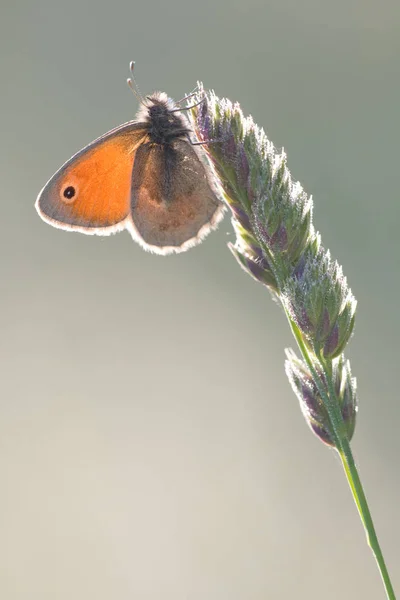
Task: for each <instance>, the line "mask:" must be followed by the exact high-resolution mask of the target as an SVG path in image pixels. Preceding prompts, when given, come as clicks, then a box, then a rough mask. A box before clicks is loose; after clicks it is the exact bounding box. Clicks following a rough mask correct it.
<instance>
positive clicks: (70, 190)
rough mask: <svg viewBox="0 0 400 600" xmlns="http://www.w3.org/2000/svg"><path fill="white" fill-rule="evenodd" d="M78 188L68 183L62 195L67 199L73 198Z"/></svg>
mask: <svg viewBox="0 0 400 600" xmlns="http://www.w3.org/2000/svg"><path fill="white" fill-rule="evenodd" d="M76 192H77V190H76V188H75V187H74V186H73V185H68V186H67V187H66V188H64V190H63V191H62V196H63V198H64V199H65V200H67V201H68V200H69V201H71V200H73V199H74V198H75V196H76Z"/></svg>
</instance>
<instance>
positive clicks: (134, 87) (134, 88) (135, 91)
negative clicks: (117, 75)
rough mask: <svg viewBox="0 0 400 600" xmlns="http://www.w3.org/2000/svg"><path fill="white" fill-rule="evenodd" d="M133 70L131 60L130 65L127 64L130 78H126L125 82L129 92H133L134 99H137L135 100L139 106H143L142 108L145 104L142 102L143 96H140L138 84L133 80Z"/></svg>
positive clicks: (133, 65)
mask: <svg viewBox="0 0 400 600" xmlns="http://www.w3.org/2000/svg"><path fill="white" fill-rule="evenodd" d="M134 68H135V63H134V61H133V60H132V61H131V62H130V64H129V70H130V72H131V76H130V77H128V79H127V80H126V82H127V84H128V85H129V87H130V88H131V90H132V92H133V94H134V96H135V98H137V99H138V100H139V102H140V104H143V106H145V102H144V100H143V96H142V94H141V93H140V89H139V86H138V84H137V83H136V79H135V76H134V74H133V70H134Z"/></svg>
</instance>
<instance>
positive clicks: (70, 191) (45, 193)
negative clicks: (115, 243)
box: [36, 122, 146, 235]
mask: <svg viewBox="0 0 400 600" xmlns="http://www.w3.org/2000/svg"><path fill="white" fill-rule="evenodd" d="M145 137H146V131H145V130H144V129H143V125H141V124H140V123H137V122H130V123H125V124H124V125H121V126H120V127H117V128H116V129H113V130H112V131H109V132H108V133H106V134H105V135H103V136H102V137H100V138H98V139H97V140H95V141H94V142H92V143H91V144H89V145H88V146H86V147H85V148H83V150H81V151H80V152H78V153H77V154H75V155H74V156H73V157H72V158H70V160H68V161H67V162H66V163H65V164H64V165H63V166H62V167H61V168H60V169H59V170H58V171H57V172H56V173H55V175H53V177H52V178H51V179H50V180H49V181H48V182H47V183H46V185H45V186H44V188H43V189H42V191H41V192H40V194H39V196H38V198H37V200H36V209H37V211H38V213H39V215H40V216H41V217H42V219H43V220H44V221H46V222H47V223H50V225H53V226H55V227H59V228H61V229H69V230H77V231H81V232H83V233H89V234H90V233H97V234H100V235H107V234H109V233H114V232H115V231H119V230H122V229H124V228H125V220H126V218H127V216H128V215H129V214H130V200H131V182H132V169H133V164H134V160H135V154H136V150H137V148H138V147H139V146H140V144H141V143H142V142H143V141H144V140H145Z"/></svg>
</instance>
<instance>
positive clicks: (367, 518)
mask: <svg viewBox="0 0 400 600" xmlns="http://www.w3.org/2000/svg"><path fill="white" fill-rule="evenodd" d="M286 316H287V318H288V320H289V324H290V327H291V329H292V333H293V335H294V337H295V339H296V341H297V344H298V346H299V349H300V352H301V354H302V356H303V358H304V360H305V361H306V363H307V365H308V367H309V369H310V371H311V373H312V375H313V377H314V380H315V383H316V385H317V388H318V391H319V392H320V394H321V398H322V400H323V402H324V405H325V408H326V410H327V413H328V415H329V420H330V423H331V427H332V437H333V439H334V442H335V446H336V450H337V451H338V453H339V456H340V459H341V461H342V464H343V468H344V472H345V474H346V477H347V482H348V484H349V486H350V489H351V493H352V495H353V499H354V502H355V503H356V506H357V508H358V512H359V515H360V518H361V521H362V523H363V525H364V529H365V533H366V536H367V543H368V545H369V547H370V548H371V550H372V553H373V555H374V557H375V560H376V563H377V565H378V569H379V572H380V574H381V577H382V581H383V585H384V588H385V591H386V596H387V598H388V600H396V596H395V593H394V589H393V586H392V583H391V581H390V577H389V573H388V570H387V568H386V564H385V559H384V557H383V554H382V550H381V547H380V545H379V541H378V536H377V535H376V531H375V527H374V523H373V521H372V517H371V513H370V510H369V507H368V502H367V498H366V496H365V492H364V488H363V486H362V483H361V479H360V476H359V474H358V470H357V466H356V464H355V462H354V457H353V453H352V451H351V447H350V443H349V440H348V439H347V433H346V430H345V427H344V423H343V417H342V414H341V412H340V409H339V402H338V400H337V398H336V394H335V389H334V385H333V382H332V374H331V369H330V368H328V365H326V364H325V363H324V361H320V364H321V367H322V368H323V370H324V374H325V376H326V379H327V382H328V390H329V394H327V393H326V391H325V389H324V386H323V383H322V381H321V379H320V378H319V377H318V373H317V371H316V370H315V368H314V364H313V361H312V359H311V357H310V355H309V352H308V349H307V347H306V345H305V344H304V341H303V338H302V336H301V333H300V331H299V329H298V327H297V326H296V324H295V323H294V322H293V321H292V319H291V318H290V316H289V315H288V314H287V313H286Z"/></svg>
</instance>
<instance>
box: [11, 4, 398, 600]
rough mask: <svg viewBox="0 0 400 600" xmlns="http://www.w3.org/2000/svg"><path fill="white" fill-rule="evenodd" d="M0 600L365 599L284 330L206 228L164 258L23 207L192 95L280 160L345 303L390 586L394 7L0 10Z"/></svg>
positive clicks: (394, 486) (332, 461) (376, 580)
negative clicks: (199, 87)
mask: <svg viewBox="0 0 400 600" xmlns="http://www.w3.org/2000/svg"><path fill="white" fill-rule="evenodd" d="M0 15H1V18H0V46H1V53H0V62H1V99H0V102H1V114H0V120H1V147H0V152H1V154H2V156H1V162H0V165H1V166H0V168H1V171H2V173H1V190H2V195H1V197H2V200H1V202H0V207H1V222H2V232H1V237H0V252H1V272H2V273H1V280H0V281H1V288H2V291H1V302H2V310H1V320H2V324H1V329H0V330H1V336H0V352H1V364H2V374H1V378H0V386H1V388H2V391H1V397H0V482H1V484H0V486H1V487H0V595H1V597H2V598H4V599H5V600H25V599H28V598H29V599H35V600H36V599H40V600H69V599H70V598H75V599H76V600H86V599H88V598H96V599H97V600H106V599H107V600H108V599H111V598H118V600H128V599H129V600H130V599H132V598H135V599H136V598H137V599H146V600H159V599H160V598H163V599H164V600H203V599H204V598H207V600H244V599H246V600H262V599H263V600H264V599H265V598H285V599H286V598H294V597H296V598H307V599H308V600H311V599H319V598H321V597H322V596H323V597H324V599H325V600H333V599H337V598H339V597H340V598H341V599H343V600H344V599H352V598H365V599H377V598H384V592H383V588H382V586H381V583H380V577H379V574H378V571H377V569H376V568H375V564H374V561H373V559H372V556H371V553H370V551H369V549H368V547H367V545H366V542H365V535H364V532H363V529H362V526H361V523H360V520H359V518H358V514H357V511H356V508H355V506H354V503H353V500H352V497H351V495H350V492H349V489H348V487H347V483H346V481H345V478H344V475H343V473H342V469H341V465H340V463H339V461H338V459H337V458H336V456H335V454H334V453H333V452H332V451H330V450H328V449H327V448H326V447H324V446H323V445H322V444H321V443H320V442H319V441H318V440H317V439H316V438H315V437H314V436H313V435H312V434H311V432H310V431H309V430H308V428H307V426H306V424H305V422H304V419H303V417H302V415H301V412H300V410H299V407H298V403H297V400H296V398H295V397H294V395H293V393H292V391H291V389H290V387H289V384H288V382H287V380H286V377H285V374H284V367H283V363H284V348H285V347H287V346H292V347H293V346H294V341H293V340H292V339H291V336H290V334H289V330H288V326H287V323H286V322H285V319H284V316H283V314H282V311H281V310H280V309H279V308H278V306H277V305H275V304H274V303H273V302H272V301H271V299H270V297H269V295H268V293H267V292H266V290H265V289H263V287H262V286H261V285H259V284H257V283H255V282H254V281H253V280H251V279H250V278H249V277H247V276H246V275H245V274H244V273H243V272H242V271H241V270H240V268H239V267H238V266H237V264H236V262H235V261H234V259H233V258H232V256H231V254H230V253H229V251H228V250H227V247H226V244H227V242H228V241H233V240H234V236H233V234H232V227H231V224H230V220H229V218H228V217H226V218H225V220H224V221H223V223H222V224H221V226H220V228H219V230H218V232H216V233H213V234H212V235H210V236H209V237H208V238H207V239H206V240H205V242H204V243H203V244H202V245H201V246H199V247H197V248H195V249H193V250H190V251H189V252H187V253H185V254H183V255H179V256H169V257H160V256H154V255H151V254H147V253H145V252H144V251H143V250H141V248H140V247H139V246H138V245H136V244H134V243H133V242H132V240H131V238H130V236H129V234H128V233H126V232H125V233H122V234H118V235H115V236H112V237H110V238H103V239H102V238H96V237H87V236H84V235H80V234H73V233H67V232H63V231H59V230H56V229H53V228H52V227H49V226H48V225H46V224H45V223H43V222H42V221H41V220H40V219H39V217H38V216H37V214H36V211H35V209H34V202H35V199H36V196H37V194H38V192H39V190H40V189H41V187H42V186H43V185H44V183H45V182H46V181H47V179H48V178H49V177H50V176H51V175H52V174H53V172H54V171H55V170H56V169H57V168H58V167H59V166H61V164H62V163H63V162H64V161H65V160H66V159H68V158H69V157H70V156H71V155H72V154H73V153H75V152H76V151H77V150H79V149H80V148H81V147H82V146H84V145H86V144H87V143H88V142H90V141H91V140H93V139H94V138H96V137H97V136H99V135H101V134H102V133H104V132H105V131H107V130H109V129H111V128H112V127H114V126H116V125H118V124H120V123H122V122H124V121H127V120H129V119H131V118H133V117H134V114H135V112H136V110H137V102H136V100H135V98H134V97H133V96H132V94H131V92H130V91H129V89H128V88H127V86H126V83H125V80H126V77H127V76H128V75H129V71H128V65H129V61H130V60H132V59H134V60H135V61H136V77H137V81H138V83H139V86H140V88H141V90H142V92H143V93H149V92H151V91H153V90H155V89H160V90H163V91H166V92H167V93H168V94H169V95H170V96H172V97H175V98H176V99H178V98H181V97H182V96H183V95H184V94H185V92H188V91H190V90H191V89H192V88H193V87H194V85H195V83H196V81H197V80H198V79H201V80H202V81H203V82H204V85H205V87H206V88H214V89H215V91H216V93H217V94H218V95H220V96H228V97H229V98H230V99H231V100H233V101H239V102H240V103H241V106H242V108H243V111H244V113H245V114H252V115H253V117H254V119H255V121H256V122H257V123H258V124H259V125H262V126H263V127H264V128H265V129H266V131H267V133H268V135H269V137H270V139H271V140H272V141H273V142H274V143H275V144H276V145H277V146H278V147H281V146H284V147H285V150H286V151H287V153H288V160H289V167H290V169H291V171H292V175H293V177H294V179H299V180H300V181H301V182H302V184H303V186H304V188H305V189H306V190H307V191H308V192H309V193H311V194H313V197H314V200H315V210H314V221H315V225H316V227H317V229H319V230H320V231H321V233H322V239H323V243H324V245H325V246H326V247H328V248H330V249H331V252H332V254H333V256H334V257H335V258H337V259H338V260H339V262H340V263H341V264H342V265H343V268H344V273H345V274H346V275H347V277H348V280H349V283H350V286H351V288H352V290H353V292H354V294H355V296H356V298H357V299H358V301H359V308H358V314H357V317H358V318H357V325H356V332H355V336H354V338H353V340H352V341H351V343H350V346H349V347H348V350H347V356H348V357H349V358H350V359H351V364H352V369H353V374H354V375H355V376H356V377H357V379H358V388H359V403H360V409H359V416H358V423H357V427H356V433H355V437H354V442H353V449H354V452H355V456H356V460H357V462H358V464H359V466H360V471H361V476H362V480H363V483H364V485H365V488H366V492H367V496H368V499H369V502H370V507H371V510H372V514H373V517H374V521H375V525H376V528H377V531H378V534H379V538H380V541H381V545H382V548H383V551H384V554H385V558H386V560H387V565H388V568H389V571H390V572H391V575H392V578H393V583H394V586H395V588H396V587H397V590H400V566H399V565H400V546H399V538H400V519H399V514H398V507H399V498H400V474H399V457H400V436H399V435H398V432H399V425H400V405H399V398H398V389H397V388H396V385H397V382H398V371H399V366H398V346H399V338H400V323H399V317H398V305H399V295H400V281H399V255H400V252H399V234H398V231H399V220H400V203H399V190H398V173H399V156H400V149H399V139H400V119H399V105H400V79H399V59H400V6H399V3H398V2H397V1H396V0H392V1H386V2H385V1H384V2H383V3H382V2H378V1H375V2H373V1H368V0H352V1H349V0H337V1H336V2H330V1H327V0H264V1H263V2H261V1H257V0H247V1H246V2H237V1H232V0H229V1H228V0H225V1H224V2H218V1H215V0H213V1H211V0H202V2H187V1H186V2H184V1H183V0H179V1H178V0H170V1H169V2H146V1H139V0H136V1H135V0H130V1H126V0H113V2H105V1H104V0H101V1H95V0H87V1H82V0H69V2H61V1H60V0H37V1H36V2H29V0H20V1H18V0H16V1H11V0H6V1H5V2H3V3H2V6H1V8H0Z"/></svg>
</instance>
